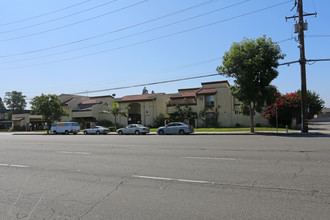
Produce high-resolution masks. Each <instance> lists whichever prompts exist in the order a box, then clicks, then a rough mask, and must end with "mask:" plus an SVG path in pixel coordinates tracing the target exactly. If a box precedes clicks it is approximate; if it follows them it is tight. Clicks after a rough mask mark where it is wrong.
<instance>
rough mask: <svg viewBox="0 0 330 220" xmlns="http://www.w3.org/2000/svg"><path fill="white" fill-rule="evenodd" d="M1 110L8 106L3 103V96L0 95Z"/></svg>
mask: <svg viewBox="0 0 330 220" xmlns="http://www.w3.org/2000/svg"><path fill="white" fill-rule="evenodd" d="M1 110H6V106H5V104H4V103H3V101H2V98H1V97H0V111H1Z"/></svg>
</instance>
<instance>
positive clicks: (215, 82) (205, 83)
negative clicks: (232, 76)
mask: <svg viewBox="0 0 330 220" xmlns="http://www.w3.org/2000/svg"><path fill="white" fill-rule="evenodd" d="M218 83H226V84H227V85H228V86H230V84H229V82H228V81H227V80H223V81H214V82H203V83H201V84H202V85H210V84H218Z"/></svg>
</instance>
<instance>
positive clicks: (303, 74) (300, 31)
mask: <svg viewBox="0 0 330 220" xmlns="http://www.w3.org/2000/svg"><path fill="white" fill-rule="evenodd" d="M295 6H297V11H298V14H299V15H298V16H296V15H295V16H292V17H286V19H291V18H294V19H296V18H298V19H299V21H298V38H299V45H298V47H299V49H300V60H299V63H300V71H301V132H303V133H307V132H308V118H307V83H306V57H305V36H304V31H305V29H307V23H306V26H305V23H304V17H305V16H311V15H317V13H316V12H315V13H312V14H304V11H303V0H298V2H297V0H296V2H295Z"/></svg>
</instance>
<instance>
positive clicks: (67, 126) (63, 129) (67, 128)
mask: <svg viewBox="0 0 330 220" xmlns="http://www.w3.org/2000/svg"><path fill="white" fill-rule="evenodd" d="M50 131H51V132H52V133H53V134H60V133H62V134H69V133H73V134H77V133H78V132H79V131H80V126H79V124H78V123H77V122H56V123H54V124H53V125H52V127H51V128H50Z"/></svg>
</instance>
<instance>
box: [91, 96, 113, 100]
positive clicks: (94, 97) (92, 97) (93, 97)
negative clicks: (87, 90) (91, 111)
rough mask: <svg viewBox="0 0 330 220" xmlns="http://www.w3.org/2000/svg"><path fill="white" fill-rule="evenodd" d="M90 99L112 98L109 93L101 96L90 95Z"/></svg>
mask: <svg viewBox="0 0 330 220" xmlns="http://www.w3.org/2000/svg"><path fill="white" fill-rule="evenodd" d="M90 98H91V99H100V98H113V96H111V95H103V96H91V97H90Z"/></svg>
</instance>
